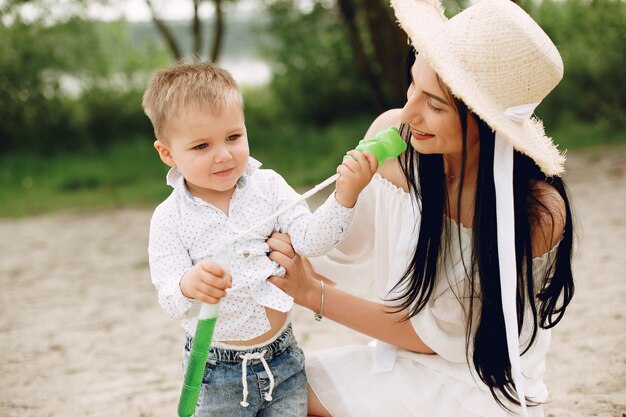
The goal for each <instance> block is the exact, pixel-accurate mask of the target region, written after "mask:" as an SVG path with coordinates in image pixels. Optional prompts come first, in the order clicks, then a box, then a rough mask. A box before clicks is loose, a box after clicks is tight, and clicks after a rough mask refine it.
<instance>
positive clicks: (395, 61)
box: [362, 0, 409, 107]
mask: <svg viewBox="0 0 626 417" xmlns="http://www.w3.org/2000/svg"><path fill="white" fill-rule="evenodd" d="M362 10H363V11H364V14H365V16H364V17H365V22H366V26H367V32H368V34H369V37H370V39H371V42H372V46H373V49H374V55H375V62H376V64H377V65H378V66H379V71H380V76H381V78H382V80H383V85H384V86H385V90H386V92H387V102H388V105H390V106H391V107H397V106H402V105H403V104H404V102H405V101H406V89H407V87H408V85H407V82H406V77H405V74H406V72H405V69H404V68H403V63H404V62H405V59H406V55H407V53H408V50H409V47H408V44H407V38H408V37H407V35H406V33H405V32H404V31H403V30H402V29H401V28H400V26H399V25H398V24H397V23H396V20H395V17H394V15H393V10H392V9H391V7H389V4H388V2H387V1H384V2H383V1H381V0H363V7H362Z"/></svg>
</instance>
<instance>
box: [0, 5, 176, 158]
mask: <svg viewBox="0 0 626 417" xmlns="http://www.w3.org/2000/svg"><path fill="white" fill-rule="evenodd" d="M127 37H128V32H127V30H126V26H125V24H124V22H118V23H109V24H104V23H96V22H92V21H88V20H84V19H81V18H78V17H72V18H69V19H68V20H66V21H63V22H58V23H55V24H54V25H45V24H43V22H29V23H27V22H24V21H22V20H20V19H19V18H16V19H15V20H14V21H13V22H12V23H11V24H3V23H0V120H2V123H0V142H1V143H2V150H1V151H0V152H2V153H7V152H15V151H21V152H23V151H28V152H35V153H45V154H49V153H54V152H62V151H67V150H80V149H82V150H85V149H86V150H88V149H93V148H98V147H102V145H103V144H104V143H106V142H109V141H111V140H113V139H112V138H117V137H122V138H123V137H124V136H122V135H121V134H120V133H121V132H124V133H126V134H129V135H133V134H150V132H151V129H150V126H149V123H148V121H147V119H145V116H143V114H142V113H141V108H140V98H141V92H142V90H143V87H144V85H145V83H146V81H147V77H148V72H149V71H148V70H147V69H150V68H153V67H154V66H156V65H159V64H162V63H164V62H166V58H165V57H166V55H165V54H164V53H160V52H159V51H158V50H156V49H155V48H154V47H153V46H152V45H150V44H146V45H142V48H141V49H138V48H133V47H131V46H129V45H130V44H129V43H128V42H127V40H126V39H127Z"/></svg>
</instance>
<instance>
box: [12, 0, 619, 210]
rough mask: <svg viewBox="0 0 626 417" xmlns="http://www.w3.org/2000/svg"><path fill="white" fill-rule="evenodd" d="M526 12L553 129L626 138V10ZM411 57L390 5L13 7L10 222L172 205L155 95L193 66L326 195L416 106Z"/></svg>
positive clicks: (561, 7)
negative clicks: (148, 89) (240, 97)
mask: <svg viewBox="0 0 626 417" xmlns="http://www.w3.org/2000/svg"><path fill="white" fill-rule="evenodd" d="M519 4H520V5H521V6H522V7H523V8H524V9H526V10H527V11H528V12H529V13H530V14H531V15H532V16H533V17H534V18H535V19H536V20H537V21H538V22H539V24H540V25H541V26H542V27H543V28H544V30H545V31H546V32H547V33H548V35H549V36H550V37H551V38H552V39H553V40H554V42H555V44H556V45H557V46H558V48H559V50H560V52H561V54H562V56H563V59H564V62H565V78H564V80H563V81H562V82H561V84H560V85H559V86H558V87H557V89H556V90H555V92H554V93H553V94H552V95H551V96H550V97H549V98H548V99H547V100H546V101H545V102H544V103H542V104H541V106H540V107H539V108H538V110H537V114H538V115H539V117H541V118H542V119H543V120H544V123H545V125H546V130H547V133H548V134H549V135H550V136H553V137H554V138H555V140H556V141H557V142H558V143H559V145H560V146H561V148H567V149H574V148H578V147H583V146H594V145H598V144H606V143H615V142H626V80H625V78H624V68H626V49H625V48H626V47H625V45H626V2H624V1H620V0H592V1H588V0H543V1H541V2H539V1H529V0H524V1H520V3H519ZM445 5H446V13H447V14H448V15H449V16H452V15H454V13H456V12H457V11H458V10H459V9H460V8H463V6H464V5H465V2H464V1H463V0H458V1H448V2H446V3H445ZM407 49H408V46H407V42H406V36H405V35H404V34H403V33H402V31H401V30H400V29H399V28H398V27H397V24H396V23H395V19H394V17H393V14H392V11H391V9H390V7H389V5H388V1H387V0H256V1H255V0H127V1H122V0H99V1H98V0H92V1H89V0H32V1H28V0H0V217H17V216H24V215H33V214H40V213H47V212H53V211H58V210H62V209H68V208H71V209H106V208H119V207H148V208H150V207H154V206H155V205H156V204H157V203H158V202H160V201H161V200H162V199H163V198H165V197H166V196H167V195H168V194H169V192H170V190H169V187H166V186H165V182H164V174H165V172H166V167H165V166H164V165H163V164H162V163H161V161H160V160H159V158H158V157H157V154H156V152H155V151H154V150H153V148H152V142H153V140H154V138H153V134H152V129H151V126H150V123H149V120H148V118H147V117H146V116H145V115H144V114H143V111H142V109H141V105H140V102H141V95H142V93H143V89H144V88H145V86H146V85H147V82H148V80H149V79H150V77H151V75H152V73H153V72H154V71H155V70H156V69H159V68H162V67H165V66H168V65H171V64H173V63H175V62H176V61H178V60H181V59H186V60H189V59H193V57H201V58H202V59H209V60H212V61H214V62H217V63H218V64H219V65H221V66H223V67H225V68H226V69H228V70H229V71H231V72H232V74H233V75H234V77H235V79H236V80H237V81H238V82H239V83H240V85H241V86H242V88H243V91H244V99H245V103H246V104H245V106H246V110H245V111H246V121H247V126H248V134H249V139H250V147H251V152H252V155H253V156H254V157H256V158H257V159H259V160H261V161H262V162H263V163H264V165H265V167H268V168H273V169H275V170H277V171H278V172H279V173H280V174H282V175H283V176H285V177H286V178H287V180H288V181H289V182H290V183H291V184H292V185H293V186H295V187H306V186H309V185H311V184H314V183H316V181H320V180H322V179H324V178H326V177H327V176H329V175H331V174H332V173H334V170H335V167H336V165H337V163H338V162H339V161H340V160H341V155H342V154H343V153H344V152H345V151H346V150H348V149H351V148H353V147H354V146H355V145H356V143H357V141H358V140H359V139H360V138H362V136H363V134H364V132H365V130H366V129H367V127H368V126H369V124H370V122H371V121H372V120H373V119H374V117H375V116H376V115H377V114H379V113H380V112H382V111H384V110H386V109H389V108H393V107H399V106H402V105H403V103H404V100H405V91H406V86H407V85H406V76H405V69H404V62H405V56H406V53H407Z"/></svg>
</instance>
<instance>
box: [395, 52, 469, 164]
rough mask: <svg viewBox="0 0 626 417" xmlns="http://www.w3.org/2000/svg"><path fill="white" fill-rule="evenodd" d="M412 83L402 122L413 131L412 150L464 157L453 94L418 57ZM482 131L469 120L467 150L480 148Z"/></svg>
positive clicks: (403, 110)
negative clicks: (479, 135) (479, 140)
mask: <svg viewBox="0 0 626 417" xmlns="http://www.w3.org/2000/svg"><path fill="white" fill-rule="evenodd" d="M411 77H412V83H411V85H410V86H409V88H408V90H407V93H406V94H407V103H406V105H405V106H404V108H403V109H402V121H403V122H404V123H406V124H408V125H409V127H410V129H411V146H413V148H414V149H415V150H416V151H418V152H420V153H423V154H444V155H455V154H458V155H461V153H462V149H463V142H462V140H463V139H462V131H461V122H460V120H459V115H458V112H457V110H456V107H455V106H454V102H453V101H452V97H451V96H450V94H449V93H448V92H447V91H446V90H444V89H442V87H441V85H440V83H439V80H438V78H437V74H436V73H435V71H433V69H432V68H431V67H430V65H429V64H428V62H426V60H425V59H424V58H423V57H421V56H419V55H418V56H417V59H416V60H415V63H414V64H413V68H412V69H411ZM477 144H478V128H477V126H476V122H475V121H474V119H473V117H468V131H467V149H468V153H471V152H472V150H473V149H474V148H476V149H477V148H478V146H477Z"/></svg>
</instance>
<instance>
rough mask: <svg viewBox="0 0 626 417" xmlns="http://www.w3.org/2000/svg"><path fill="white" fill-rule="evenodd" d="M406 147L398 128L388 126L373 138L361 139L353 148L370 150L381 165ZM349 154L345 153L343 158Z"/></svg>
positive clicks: (361, 150)
mask: <svg viewBox="0 0 626 417" xmlns="http://www.w3.org/2000/svg"><path fill="white" fill-rule="evenodd" d="M406 148H407V145H406V142H405V141H404V139H402V137H401V136H400V133H399V132H398V128H396V127H395V126H390V127H388V128H387V129H384V130H381V131H380V132H378V133H377V134H376V136H375V137H373V138H366V139H361V141H359V144H358V145H357V147H356V148H355V149H356V150H357V151H359V152H366V151H367V152H371V153H372V154H374V156H375V157H376V159H377V160H378V166H381V165H382V164H383V162H385V161H386V160H387V159H393V158H395V157H397V156H398V155H400V154H401V153H402V152H404V151H405V150H406ZM346 157H348V158H350V155H346V156H345V157H344V159H345V158H346Z"/></svg>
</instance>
